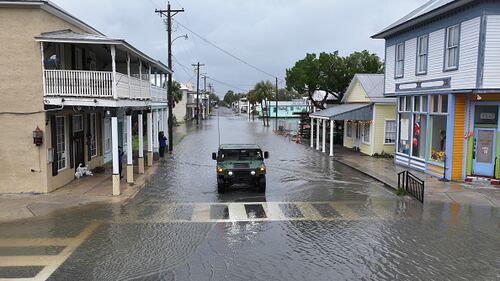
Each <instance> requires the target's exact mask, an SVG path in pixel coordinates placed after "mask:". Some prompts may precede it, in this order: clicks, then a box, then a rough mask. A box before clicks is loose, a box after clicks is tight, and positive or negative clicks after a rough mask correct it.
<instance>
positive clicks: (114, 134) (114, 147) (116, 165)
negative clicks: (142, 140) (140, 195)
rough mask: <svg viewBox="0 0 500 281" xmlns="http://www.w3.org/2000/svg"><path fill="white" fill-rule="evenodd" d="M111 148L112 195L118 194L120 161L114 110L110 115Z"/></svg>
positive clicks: (116, 119) (116, 120) (116, 121)
mask: <svg viewBox="0 0 500 281" xmlns="http://www.w3.org/2000/svg"><path fill="white" fill-rule="evenodd" d="M111 150H112V155H113V195H120V193H121V192H120V163H119V160H118V157H120V154H119V152H118V118H117V117H116V112H113V116H112V117H111Z"/></svg>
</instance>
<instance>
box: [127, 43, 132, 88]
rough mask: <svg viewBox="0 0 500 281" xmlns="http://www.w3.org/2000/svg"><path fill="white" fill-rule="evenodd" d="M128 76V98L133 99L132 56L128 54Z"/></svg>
mask: <svg viewBox="0 0 500 281" xmlns="http://www.w3.org/2000/svg"><path fill="white" fill-rule="evenodd" d="M127 76H128V96H129V97H132V85H131V81H130V80H131V79H130V54H129V53H128V52H127Z"/></svg>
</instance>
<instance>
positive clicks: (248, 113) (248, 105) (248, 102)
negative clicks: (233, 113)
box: [247, 100, 250, 121]
mask: <svg viewBox="0 0 500 281" xmlns="http://www.w3.org/2000/svg"><path fill="white" fill-rule="evenodd" d="M247 107H248V109H247V115H248V121H250V101H249V100H247Z"/></svg>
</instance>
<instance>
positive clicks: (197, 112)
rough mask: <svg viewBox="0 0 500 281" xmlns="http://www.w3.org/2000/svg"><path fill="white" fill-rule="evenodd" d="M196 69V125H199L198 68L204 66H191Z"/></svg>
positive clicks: (198, 64)
mask: <svg viewBox="0 0 500 281" xmlns="http://www.w3.org/2000/svg"><path fill="white" fill-rule="evenodd" d="M192 66H194V67H196V125H198V124H199V123H200V67H201V66H205V65H204V64H200V62H198V63H197V64H192Z"/></svg>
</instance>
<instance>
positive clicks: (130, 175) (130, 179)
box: [125, 110, 134, 183]
mask: <svg viewBox="0 0 500 281" xmlns="http://www.w3.org/2000/svg"><path fill="white" fill-rule="evenodd" d="M125 116H126V118H127V183H134V162H133V161H134V160H133V159H132V111H131V110H127V113H126V115H125Z"/></svg>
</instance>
